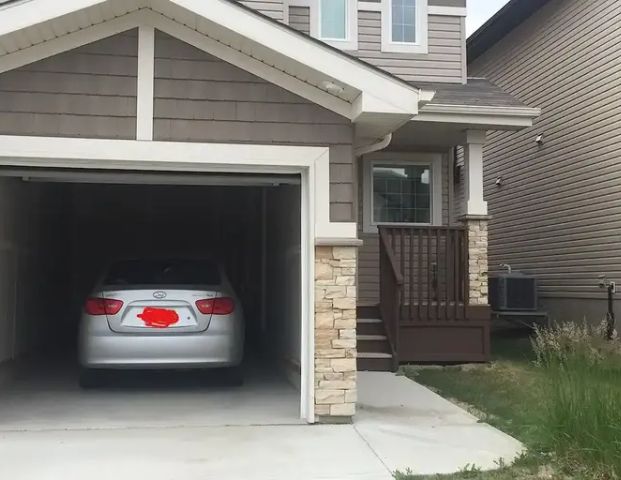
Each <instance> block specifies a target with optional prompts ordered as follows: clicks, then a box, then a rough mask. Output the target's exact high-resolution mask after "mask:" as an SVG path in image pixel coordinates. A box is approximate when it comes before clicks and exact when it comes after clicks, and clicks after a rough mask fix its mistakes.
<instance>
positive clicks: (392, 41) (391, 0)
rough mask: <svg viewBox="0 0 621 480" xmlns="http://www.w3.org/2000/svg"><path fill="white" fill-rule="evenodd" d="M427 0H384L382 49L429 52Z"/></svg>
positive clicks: (386, 50) (387, 50) (388, 50)
mask: <svg viewBox="0 0 621 480" xmlns="http://www.w3.org/2000/svg"><path fill="white" fill-rule="evenodd" d="M427 43H428V41H427V0H382V51H385V52H403V53H427Z"/></svg>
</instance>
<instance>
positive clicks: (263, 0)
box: [240, 0, 284, 21]
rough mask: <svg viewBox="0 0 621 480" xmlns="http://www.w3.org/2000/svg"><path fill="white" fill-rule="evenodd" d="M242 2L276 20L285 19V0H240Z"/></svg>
mask: <svg viewBox="0 0 621 480" xmlns="http://www.w3.org/2000/svg"><path fill="white" fill-rule="evenodd" d="M240 3H243V4H244V5H246V6H248V7H250V8H254V9H255V10H257V11H259V12H261V13H262V14H263V15H267V16H268V17H271V18H273V19H275V20H280V21H282V20H283V19H284V7H283V0H240Z"/></svg>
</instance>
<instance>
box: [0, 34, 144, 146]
mask: <svg viewBox="0 0 621 480" xmlns="http://www.w3.org/2000/svg"><path fill="white" fill-rule="evenodd" d="M137 55H138V39H137V33H136V31H131V32H127V33H125V34H121V35H116V36H113V37H110V38H107V39H104V40H101V41H98V42H95V43H92V44H89V45H86V46H84V47H81V48H78V49H75V50H71V51H69V52H65V53H62V54H59V55H56V56H53V57H50V58H47V59H45V60H41V61H39V62H36V63H33V64H31V65H27V66H24V67H22V68H19V69H17V70H12V71H9V72H5V73H2V74H0V134H5V135H7V134H8V135H42V136H67V137H100V138H122V139H132V138H136V76H137V65H138V62H137Z"/></svg>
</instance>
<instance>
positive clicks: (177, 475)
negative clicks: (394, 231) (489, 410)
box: [0, 372, 523, 480]
mask: <svg viewBox="0 0 621 480" xmlns="http://www.w3.org/2000/svg"><path fill="white" fill-rule="evenodd" d="M256 378H257V380H259V377H256ZM266 380H267V377H266ZM41 381H42V382H44V380H41ZM272 381H273V382H274V383H271V387H269V388H264V387H261V386H260V385H258V384H254V382H251V383H250V384H249V385H248V386H247V387H245V388H247V390H246V393H247V394H245V395H239V393H238V394H237V395H235V394H233V393H228V394H227V393H226V392H224V391H220V392H218V390H217V389H215V388H214V389H213V390H210V389H207V390H205V391H202V392H197V391H193V392H191V391H186V392H183V391H181V392H179V391H178V390H175V392H170V393H169V394H167V393H166V392H163V393H161V392H160V391H159V390H155V391H151V392H147V391H140V390H138V391H136V392H114V391H110V392H108V393H106V394H104V395H102V394H101V392H99V393H98V394H93V395H90V393H89V394H87V395H86V396H83V395H81V394H80V393H79V392H78V391H77V390H75V389H72V390H70V389H67V387H66V385H67V384H66V383H64V385H65V387H64V388H60V390H61V392H56V393H55V395H51V394H50V395H43V399H40V400H37V398H36V397H37V396H38V395H37V392H36V390H34V389H33V388H25V387H24V388H23V389H21V390H16V391H15V393H14V394H5V395H4V396H2V397H1V398H0V478H10V479H11V480H39V479H43V478H50V479H56V478H62V479H63V480H74V479H75V480H78V479H79V480H82V479H84V478H89V479H92V480H100V479H101V480H104V479H106V480H107V479H109V478H116V479H119V480H130V479H131V480H135V479H136V478H148V479H150V480H173V479H183V480H199V479H205V478H218V479H222V480H226V479H246V478H248V479H250V478H252V479H258V480H280V479H282V480H290V479H292V478H296V479H301V480H311V479H313V480H315V479H334V480H337V479H338V480H391V479H392V478H393V476H392V472H394V471H395V470H397V469H399V470H402V471H404V470H405V469H406V468H411V469H412V470H413V472H414V473H417V474H429V473H436V472H454V471H457V470H459V469H461V468H463V467H464V466H466V465H468V464H469V465H476V466H478V467H481V468H483V469H492V468H495V467H496V466H497V462H498V461H499V460H500V459H503V460H504V461H505V462H506V463H510V462H511V461H512V460H513V459H514V458H515V457H516V456H517V455H519V454H520V453H521V451H522V450H523V446H522V445H521V444H520V443H519V442H517V441H516V440H514V439H513V438H511V437H509V436H508V435H505V434H504V433H502V432H500V431H498V430H496V429H494V428H492V427H490V426H489V425H486V424H483V423H479V422H478V421H477V419H476V418H475V417H473V416H472V415H470V414H469V413H467V412H465V411H464V410H462V409H461V408H459V407H457V406H456V405H453V404H451V403H450V402H448V401H447V400H445V399H443V398H441V397H439V396H438V395H436V394H435V393H433V392H431V391H430V390H428V389H426V388H424V387H422V386H420V385H418V384H416V383H414V382H412V381H410V380H408V379H407V378H404V377H397V376H395V375H393V374H390V373H384V372H379V373H375V372H363V373H361V374H360V379H359V394H360V401H359V414H358V415H357V417H356V421H355V422H354V424H353V425H317V426H309V425H286V424H285V425H260V424H259V425H253V424H252V421H253V419H259V420H262V421H265V420H266V419H267V415H268V414H269V415H274V417H272V419H271V420H272V422H273V421H274V420H275V419H283V421H286V422H289V423H295V422H291V418H285V417H287V415H284V414H283V412H279V411H278V410H279V409H281V408H283V405H284V404H285V403H286V404H287V406H286V407H285V408H290V405H289V403H288V402H284V401H283V402H281V400H282V399H278V398H276V397H277V396H279V395H280V394H284V395H285V396H286V395H290V393H288V388H286V385H280V387H278V385H279V382H277V381H275V380H272ZM257 383H261V382H257ZM62 384H63V382H60V383H59V382H58V380H55V381H54V380H49V386H50V388H52V387H54V386H56V388H58V387H60V385H62ZM253 384H254V386H253ZM41 386H42V384H40V385H39V388H40V387H41ZM291 390H293V389H291ZM20 391H21V393H20ZM39 392H40V391H39ZM62 392H64V394H63V395H61V396H58V394H59V393H62ZM207 392H210V393H209V394H207ZM211 395H214V396H218V395H219V397H217V398H218V403H219V405H218V406H217V407H216V406H215V398H216V397H213V398H214V402H213V403H212V402H211V400H212V397H211ZM226 395H228V399H229V400H230V401H231V402H235V403H234V404H232V405H231V404H229V405H227V404H226V403H224V402H223V400H225V399H226V398H227V397H226ZM236 396H237V397H238V398H235V397H236ZM293 396H295V397H296V398H297V395H296V394H295V393H294V394H293ZM240 397H241V398H240ZM52 398H53V399H54V400H52ZM78 398H80V400H78ZM20 399H21V400H20ZM63 400H64V401H63ZM220 402H223V403H220ZM271 402H273V403H271ZM64 403H66V405H63V404H64ZM268 403H271V404H269V405H268ZM87 406H88V408H87ZM249 406H252V408H251V409H250V408H248V407H249ZM96 408H100V409H101V411H100V412H99V413H96V412H94V411H93V410H95V409H96ZM33 409H34V411H32V410H33ZM76 409H77V410H76ZM215 409H218V410H220V412H209V410H215ZM251 410H255V411H256V412H262V413H261V414H259V413H252V412H251ZM61 413H62V415H63V417H62V418H64V421H65V422H68V423H65V424H64V425H62V424H61V417H58V415H59V414H61ZM164 417H165V418H164ZM218 419H221V420H224V421H226V422H230V423H231V426H216V425H219V424H218ZM244 419H245V421H246V422H249V423H246V424H245V425H244V426H242V425H241V424H242V423H244V421H243V420H244ZM209 425H212V426H209ZM33 460H35V461H33Z"/></svg>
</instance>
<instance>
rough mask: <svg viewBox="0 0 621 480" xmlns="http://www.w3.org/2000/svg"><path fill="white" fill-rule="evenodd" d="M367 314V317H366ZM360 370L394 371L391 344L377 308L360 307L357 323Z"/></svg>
mask: <svg viewBox="0 0 621 480" xmlns="http://www.w3.org/2000/svg"><path fill="white" fill-rule="evenodd" d="M364 314H366V315H364ZM356 334H357V335H356V341H357V344H358V370H369V371H378V372H385V371H390V370H392V366H393V365H392V355H391V353H390V344H389V342H388V337H386V329H385V327H384V322H383V321H382V319H381V318H379V311H378V309H377V308H376V307H363V308H361V307H359V308H358V320H357V322H356Z"/></svg>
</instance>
